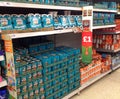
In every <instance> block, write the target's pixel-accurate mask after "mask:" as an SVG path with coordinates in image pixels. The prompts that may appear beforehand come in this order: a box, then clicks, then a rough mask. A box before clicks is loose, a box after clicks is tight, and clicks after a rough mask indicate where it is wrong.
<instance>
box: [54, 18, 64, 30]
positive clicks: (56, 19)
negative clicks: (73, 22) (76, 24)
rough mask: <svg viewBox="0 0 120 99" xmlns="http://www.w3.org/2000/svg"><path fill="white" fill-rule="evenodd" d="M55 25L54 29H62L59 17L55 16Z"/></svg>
mask: <svg viewBox="0 0 120 99" xmlns="http://www.w3.org/2000/svg"><path fill="white" fill-rule="evenodd" d="M53 26H54V29H61V28H62V24H61V22H60V19H59V17H54V18H53Z"/></svg>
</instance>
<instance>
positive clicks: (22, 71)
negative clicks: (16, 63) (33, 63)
mask: <svg viewBox="0 0 120 99" xmlns="http://www.w3.org/2000/svg"><path fill="white" fill-rule="evenodd" d="M25 73H26V66H24V65H23V66H21V67H20V74H21V75H22V74H25Z"/></svg>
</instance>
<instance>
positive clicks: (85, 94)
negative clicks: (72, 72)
mask: <svg viewBox="0 0 120 99" xmlns="http://www.w3.org/2000/svg"><path fill="white" fill-rule="evenodd" d="M71 99H120V69H118V70H116V71H114V72H113V73H111V74H108V75H107V76H105V77H104V78H102V79H100V80H99V81H97V82H95V83H94V84H93V85H91V86H89V87H88V88H86V89H84V90H83V91H82V92H81V93H80V95H76V96H74V97H72V98H71Z"/></svg>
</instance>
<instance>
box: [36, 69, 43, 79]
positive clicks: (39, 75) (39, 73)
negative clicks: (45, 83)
mask: <svg viewBox="0 0 120 99" xmlns="http://www.w3.org/2000/svg"><path fill="white" fill-rule="evenodd" d="M37 77H38V78H39V77H42V70H39V71H37Z"/></svg>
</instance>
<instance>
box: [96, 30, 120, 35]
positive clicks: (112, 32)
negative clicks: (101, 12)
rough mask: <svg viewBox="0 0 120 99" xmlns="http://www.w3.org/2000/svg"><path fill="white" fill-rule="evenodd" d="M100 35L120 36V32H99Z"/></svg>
mask: <svg viewBox="0 0 120 99" xmlns="http://www.w3.org/2000/svg"><path fill="white" fill-rule="evenodd" d="M98 34H120V31H116V32H105V31H101V32H98Z"/></svg>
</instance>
